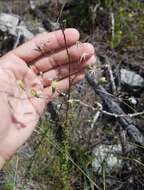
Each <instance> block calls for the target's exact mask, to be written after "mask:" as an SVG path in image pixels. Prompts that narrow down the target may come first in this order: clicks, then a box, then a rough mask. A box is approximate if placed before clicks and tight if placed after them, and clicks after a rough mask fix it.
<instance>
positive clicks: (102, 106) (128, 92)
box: [0, 0, 144, 190]
mask: <svg viewBox="0 0 144 190" xmlns="http://www.w3.org/2000/svg"><path fill="white" fill-rule="evenodd" d="M60 2H61V3H57V1H50V0H41V1H39V0H35V1H31V0H5V1H3V0H0V13H6V14H9V16H13V15H17V17H16V18H17V19H18V21H19V22H18V23H21V22H24V23H23V27H25V28H26V29H27V31H28V33H26V34H25V35H24V34H21V35H20V38H19V37H18V33H16V34H15V33H11V30H9V29H8V30H7V31H3V30H2V29H1V16H2V15H1V14H0V54H1V55H3V54H4V53H6V52H7V51H9V50H10V49H12V48H14V47H15V46H16V45H19V44H21V43H23V42H24V41H25V40H27V38H28V36H29V35H31V34H33V35H36V34H37V33H39V32H42V31H53V30H56V29H58V28H60V25H61V24H62V23H63V24H64V26H65V27H75V28H77V29H78V30H79V31H80V33H81V41H82V42H90V43H92V44H93V45H94V47H95V52H96V56H97V61H96V63H94V64H93V66H92V67H90V68H89V69H88V71H87V75H86V78H85V79H84V80H83V81H81V82H80V83H79V84H78V85H77V86H76V87H74V88H73V89H72V91H71V106H70V110H69V114H70V121H69V128H68V129H67V128H65V127H63V124H64V121H65V110H66V101H65V97H63V96H61V97H59V98H57V99H56V100H55V101H53V102H50V103H49V104H48V106H47V109H46V112H45V113H44V114H43V117H42V119H41V121H40V123H39V127H38V128H37V130H36V131H35V132H34V133H33V135H32V137H31V138H30V139H29V141H28V142H27V143H25V145H24V146H23V147H22V148H20V149H19V150H18V152H17V154H16V155H15V156H14V157H13V159H12V160H11V161H10V162H9V163H8V164H7V165H6V166H5V168H4V170H3V172H1V173H0V178H1V182H0V189H2V190H24V189H27V190H30V189H35V190H61V189H62V190H94V189H96V190H97V189H99V190H100V189H101V190H144V156H143V153H144V2H143V1H142V0H141V1H140V0H132V1H128V0H126V1H123V0H119V1H113V0H109V1H107V0H99V1H97V2H95V1H92V0H91V1H90V0H86V1H85V0H77V1H74V0H72V1H70V3H66V4H64V1H62V0H61V1H60ZM60 13H61V14H60ZM16 27H17V26H16ZM29 32H30V33H29Z"/></svg>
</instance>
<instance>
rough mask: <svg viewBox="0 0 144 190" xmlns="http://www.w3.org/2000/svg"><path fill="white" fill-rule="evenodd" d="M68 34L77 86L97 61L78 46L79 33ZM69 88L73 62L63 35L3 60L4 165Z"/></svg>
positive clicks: (0, 132) (36, 41)
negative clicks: (54, 100) (47, 110)
mask: <svg viewBox="0 0 144 190" xmlns="http://www.w3.org/2000/svg"><path fill="white" fill-rule="evenodd" d="M64 32H65V36H66V41H67V45H68V50H69V55H70V59H71V63H70V64H71V73H70V74H71V80H72V83H73V84H74V83H77V82H78V81H80V80H81V79H82V78H83V77H84V70H85V68H86V66H88V65H90V64H91V63H92V62H94V61H95V56H94V48H93V46H92V45H91V44H88V43H80V44H77V41H78V40H79V33H78V31H76V30H75V29H66V30H65V31H64ZM55 80H56V81H57V82H55V88H56V89H55V91H54V92H53V82H52V81H55ZM68 88H69V60H68V55H67V52H66V49H65V42H64V36H63V34H62V31H55V32H51V33H47V32H46V33H42V34H39V35H37V36H36V37H34V38H33V39H32V40H30V41H28V42H26V43H25V44H23V45H22V46H20V47H18V48H16V49H14V50H13V51H11V52H9V53H8V54H6V55H4V56H3V57H2V58H1V59H0V95H1V96H0V97H1V98H0V118H1V126H0V162H1V159H3V160H9V159H10V157H11V156H12V155H13V154H14V153H15V151H16V150H17V148H19V147H20V146H21V145H22V144H23V143H24V142H25V141H26V140H27V139H28V137H29V136H30V135H31V134H32V132H33V130H34V128H35V127H36V125H37V122H38V121H39V118H40V116H41V114H42V112H43V110H44V108H45V105H46V104H47V103H48V102H49V101H50V100H52V99H53V98H54V97H55V96H57V95H58V94H59V93H60V92H62V91H65V90H67V89H68ZM0 165H2V164H1V163H0Z"/></svg>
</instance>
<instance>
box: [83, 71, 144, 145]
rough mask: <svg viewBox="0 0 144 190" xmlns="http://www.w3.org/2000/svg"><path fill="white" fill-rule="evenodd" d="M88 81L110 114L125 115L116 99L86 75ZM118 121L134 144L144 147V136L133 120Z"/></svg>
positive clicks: (122, 119)
mask: <svg viewBox="0 0 144 190" xmlns="http://www.w3.org/2000/svg"><path fill="white" fill-rule="evenodd" d="M86 79H87V81H88V83H89V84H90V86H92V88H93V89H94V91H95V93H96V94H98V95H99V96H100V97H101V99H102V101H103V102H104V104H105V105H106V106H107V108H108V111H109V112H111V113H112V114H113V115H117V116H118V115H125V113H124V111H123V110H122V108H121V107H120V106H119V104H118V102H117V100H116V98H114V97H112V96H111V95H109V93H108V92H107V91H106V90H105V89H104V88H103V87H102V86H101V85H97V83H96V82H95V80H94V79H93V78H92V77H90V75H89V74H87V75H86ZM117 121H118V122H119V124H120V126H121V127H122V128H123V129H124V130H126V132H127V134H128V135H129V136H130V137H131V138H132V140H133V141H134V142H136V143H138V144H141V145H144V136H143V134H141V132H140V131H139V130H138V129H137V127H136V126H135V124H134V121H133V120H132V118H130V117H117Z"/></svg>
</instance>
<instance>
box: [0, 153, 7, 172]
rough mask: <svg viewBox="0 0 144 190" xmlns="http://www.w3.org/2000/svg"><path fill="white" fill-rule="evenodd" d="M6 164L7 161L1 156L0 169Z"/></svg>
mask: <svg viewBox="0 0 144 190" xmlns="http://www.w3.org/2000/svg"><path fill="white" fill-rule="evenodd" d="M5 162H6V160H5V159H4V158H3V156H1V155H0V169H2V168H3V166H4V164H5Z"/></svg>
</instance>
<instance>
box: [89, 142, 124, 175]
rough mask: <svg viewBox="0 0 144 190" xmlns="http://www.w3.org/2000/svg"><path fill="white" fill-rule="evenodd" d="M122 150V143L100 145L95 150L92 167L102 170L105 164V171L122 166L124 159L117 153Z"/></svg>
mask: <svg viewBox="0 0 144 190" xmlns="http://www.w3.org/2000/svg"><path fill="white" fill-rule="evenodd" d="M120 152H121V145H99V146H97V147H95V149H94V150H93V154H94V160H93V161H92V167H93V169H94V170H95V171H98V172H101V171H102V168H103V166H105V167H104V168H105V172H106V173H108V172H110V171H111V170H112V169H114V168H115V169H117V168H120V167H121V164H122V160H121V159H119V158H118V156H117V154H118V153H120Z"/></svg>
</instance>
